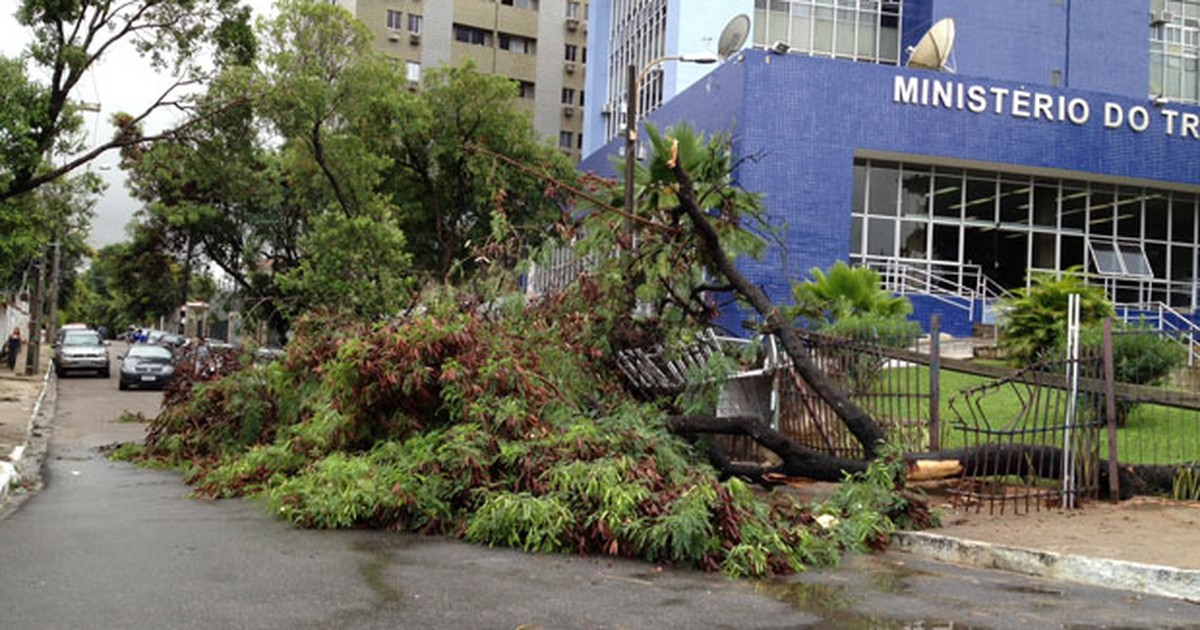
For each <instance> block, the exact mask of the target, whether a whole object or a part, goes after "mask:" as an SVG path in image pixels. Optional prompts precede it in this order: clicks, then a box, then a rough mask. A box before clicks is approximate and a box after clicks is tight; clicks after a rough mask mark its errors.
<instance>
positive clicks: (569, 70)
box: [563, 61, 575, 74]
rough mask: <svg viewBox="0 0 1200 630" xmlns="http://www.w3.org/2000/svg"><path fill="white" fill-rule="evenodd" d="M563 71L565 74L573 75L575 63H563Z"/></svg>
mask: <svg viewBox="0 0 1200 630" xmlns="http://www.w3.org/2000/svg"><path fill="white" fill-rule="evenodd" d="M563 70H565V71H566V72H567V74H575V62H574V61H565V62H563Z"/></svg>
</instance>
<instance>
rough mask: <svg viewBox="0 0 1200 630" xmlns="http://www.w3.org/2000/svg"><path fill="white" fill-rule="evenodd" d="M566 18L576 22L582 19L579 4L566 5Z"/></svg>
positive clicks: (581, 8)
mask: <svg viewBox="0 0 1200 630" xmlns="http://www.w3.org/2000/svg"><path fill="white" fill-rule="evenodd" d="M567 17H569V18H574V19H576V20H580V19H583V7H582V6H581V3H579V2H568V3H567Z"/></svg>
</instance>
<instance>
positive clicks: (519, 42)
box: [500, 33, 537, 55]
mask: <svg viewBox="0 0 1200 630" xmlns="http://www.w3.org/2000/svg"><path fill="white" fill-rule="evenodd" d="M536 49H537V40H533V39H529V38H528V37H521V36H520V35H509V34H508V33H500V50H507V51H509V52H515V53H521V54H523V55H533V54H536V53H537V50H536Z"/></svg>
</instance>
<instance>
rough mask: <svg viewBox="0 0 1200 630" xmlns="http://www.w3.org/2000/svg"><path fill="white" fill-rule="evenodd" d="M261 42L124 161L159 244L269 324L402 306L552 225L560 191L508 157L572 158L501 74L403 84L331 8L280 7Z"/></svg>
mask: <svg viewBox="0 0 1200 630" xmlns="http://www.w3.org/2000/svg"><path fill="white" fill-rule="evenodd" d="M261 35H262V55H261V58H260V59H259V60H258V61H257V62H256V63H255V64H253V65H246V66H228V67H226V68H225V70H224V72H223V73H222V74H221V76H220V77H218V78H217V79H216V80H215V81H214V82H213V83H212V84H211V86H210V87H209V89H208V91H207V92H206V93H205V94H203V95H200V96H198V97H196V98H195V99H193V105H194V107H195V108H196V110H197V112H198V113H199V116H200V118H199V120H198V121H197V122H196V123H195V124H193V125H191V126H189V127H188V128H187V129H185V130H181V131H179V132H177V133H176V134H174V135H173V137H172V138H171V139H170V141H165V142H159V143H156V144H155V145H153V146H152V147H149V148H146V147H143V146H141V145H136V146H132V147H130V148H129V149H127V150H126V151H125V156H126V160H125V166H126V167H127V168H129V169H131V179H132V181H133V182H134V189H135V191H136V192H137V194H138V196H139V197H140V198H141V199H143V200H144V201H146V202H147V209H146V214H145V220H151V219H153V220H156V221H160V222H161V223H162V224H163V225H165V226H167V227H169V229H170V231H169V232H164V233H163V236H164V237H166V238H168V239H169V241H170V242H169V244H168V247H169V248H170V249H173V250H174V251H176V252H177V254H176V255H177V256H178V257H180V258H181V259H183V260H189V259H191V258H192V255H193V254H194V256H195V257H196V258H198V259H203V260H208V261H211V262H213V263H214V264H215V265H216V266H217V267H219V268H220V269H221V270H222V271H223V273H224V274H225V275H226V276H227V277H228V278H230V279H231V280H232V281H233V283H234V284H235V285H236V287H237V291H238V293H239V294H240V296H241V297H242V298H243V301H244V302H245V303H247V304H249V305H250V307H251V308H252V309H253V311H255V312H258V313H261V314H262V315H264V316H265V318H266V319H268V320H269V321H271V323H272V325H273V327H274V328H275V329H276V330H277V331H278V332H283V331H284V330H285V329H286V327H287V325H288V321H289V319H290V318H292V317H294V316H295V315H297V314H300V313H303V312H305V311H306V310H309V309H311V308H313V307H318V306H320V307H325V308H336V309H339V310H344V311H347V312H348V313H349V314H351V315H354V316H358V317H366V318H375V317H379V316H381V315H384V314H389V313H395V312H397V310H399V309H401V308H403V307H404V306H405V305H406V304H407V302H408V300H409V299H410V294H411V292H412V291H411V289H412V286H413V284H414V283H415V282H418V281H419V280H420V279H423V278H434V279H437V280H442V279H445V278H449V277H450V276H452V275H454V274H456V273H459V274H462V273H471V271H472V270H473V269H476V268H477V267H478V265H479V263H480V260H481V258H482V257H481V256H480V255H479V252H478V250H477V247H478V246H480V245H481V244H483V243H484V242H485V241H486V240H487V238H488V237H489V236H490V234H492V232H493V230H494V228H495V224H496V222H497V220H499V221H501V222H503V223H505V224H506V225H507V226H509V227H510V228H511V229H510V230H509V234H510V235H511V236H512V237H513V240H514V241H517V242H520V243H523V244H525V243H535V242H537V240H538V239H540V238H542V236H543V235H544V233H545V227H546V225H547V224H548V223H549V222H550V221H553V220H556V219H558V218H559V217H560V215H561V210H562V208H561V201H560V199H559V196H558V195H556V194H548V191H547V186H546V185H545V184H544V183H542V180H541V179H539V178H538V177H537V176H534V175H530V174H528V173H526V172H524V171H523V170H521V169H520V168H517V167H516V166H513V164H514V163H516V164H522V163H536V164H546V165H547V170H548V171H549V172H551V173H554V174H556V175H558V176H562V177H566V176H567V175H569V174H570V172H571V168H570V165H569V163H568V162H567V161H566V159H565V158H564V157H563V156H562V155H561V154H559V153H558V152H557V151H555V150H554V149H553V148H552V147H550V146H549V145H547V144H541V143H540V142H539V140H538V138H537V137H536V134H535V132H534V131H533V128H532V125H531V123H530V120H529V118H528V116H527V115H525V114H521V113H518V111H517V108H516V107H515V105H516V91H515V86H514V85H513V84H512V83H511V82H510V81H508V80H506V79H503V78H501V77H495V76H485V75H481V74H478V73H476V72H474V71H472V70H469V69H447V70H434V71H430V72H428V73H426V84H425V86H424V88H423V89H422V90H420V91H417V92H413V91H411V90H410V89H409V85H408V82H407V80H406V79H405V77H403V76H402V75H401V74H400V73H399V72H398V71H397V69H396V68H395V67H394V65H393V64H392V63H390V62H389V61H388V60H387V59H385V58H384V57H382V56H381V55H379V54H378V53H376V52H374V51H373V50H372V48H371V43H370V35H369V33H368V32H367V30H366V29H365V27H364V26H363V25H362V24H361V23H358V22H356V21H354V20H353V18H352V17H351V16H350V15H349V13H347V12H346V11H344V10H343V9H340V8H338V7H335V6H331V5H328V4H324V3H314V2H305V1H299V0H288V1H285V2H282V3H281V4H280V5H279V12H278V15H277V16H276V17H275V18H274V19H273V20H271V21H270V22H267V23H264V24H263V25H262V32H261ZM135 135H136V134H135ZM480 146H485V147H490V148H492V149H494V150H495V151H496V152H497V153H498V155H499V157H498V156H496V155H483V154H480V153H478V152H476V151H474V150H473V149H474V148H475V147H480ZM189 251H190V252H192V254H189V253H188V252H189ZM501 251H504V252H506V255H511V256H513V257H516V256H519V255H521V253H522V252H523V251H525V249H524V248H521V247H506V248H503V250H501ZM509 262H511V261H509Z"/></svg>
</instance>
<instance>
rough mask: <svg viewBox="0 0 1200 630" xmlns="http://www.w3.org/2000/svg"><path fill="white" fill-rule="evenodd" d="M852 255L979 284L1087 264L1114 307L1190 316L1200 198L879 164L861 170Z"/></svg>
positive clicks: (1006, 282)
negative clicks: (1167, 309) (1184, 311)
mask: <svg viewBox="0 0 1200 630" xmlns="http://www.w3.org/2000/svg"><path fill="white" fill-rule="evenodd" d="M853 200H854V201H853V203H854V208H853V210H852V217H853V223H852V230H851V234H852V236H851V238H852V240H853V242H852V243H851V247H850V250H851V255H852V258H853V259H854V261H855V262H859V263H876V264H878V263H880V262H888V261H894V262H900V263H903V264H909V265H913V266H916V267H920V268H927V269H932V268H934V267H936V268H937V269H939V270H957V271H956V273H962V274H964V275H967V276H970V275H972V273H978V274H982V275H983V276H986V277H987V278H989V279H990V280H991V281H993V282H995V283H996V284H998V285H1000V286H1002V287H1004V288H1008V289H1011V288H1015V287H1022V286H1026V283H1027V281H1028V272H1029V271H1030V270H1034V271H1050V272H1055V271H1058V270H1063V269H1067V268H1070V267H1074V266H1080V267H1082V268H1083V270H1084V272H1085V273H1086V274H1087V275H1088V277H1089V278H1091V280H1092V281H1094V282H1099V283H1103V284H1104V285H1105V287H1106V288H1108V289H1109V292H1110V295H1111V296H1112V297H1113V299H1114V300H1115V301H1117V302H1121V303H1138V304H1145V303H1150V302H1163V303H1167V304H1170V305H1171V306H1173V307H1187V308H1193V307H1194V303H1195V299H1196V277H1197V276H1196V270H1197V268H1196V264H1197V261H1196V252H1197V244H1198V238H1197V232H1198V230H1197V226H1198V225H1200V221H1197V211H1198V202H1200V199H1198V197H1197V195H1196V194H1194V193H1184V192H1178V191H1170V190H1166V189H1156V188H1148V187H1144V186H1127V185H1116V184H1109V183H1102V182H1094V181H1086V180H1073V179H1058V178H1049V177H1038V176H1030V175H1017V174H1010V173H1003V172H994V171H982V170H973V169H961V168H944V167H940V166H929V165H923V164H915V163H907V162H906V163H900V162H891V161H884V160H866V159H859V160H855V163H854V197H853Z"/></svg>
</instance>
